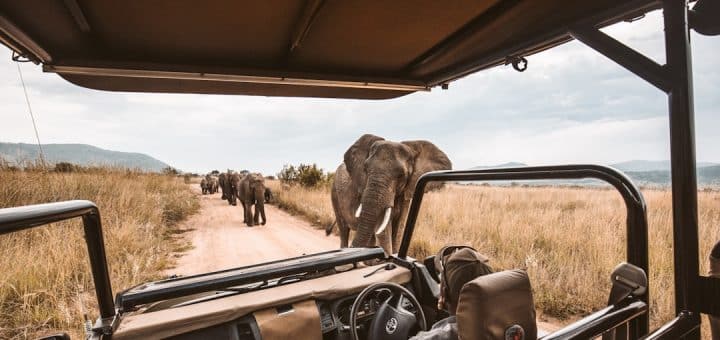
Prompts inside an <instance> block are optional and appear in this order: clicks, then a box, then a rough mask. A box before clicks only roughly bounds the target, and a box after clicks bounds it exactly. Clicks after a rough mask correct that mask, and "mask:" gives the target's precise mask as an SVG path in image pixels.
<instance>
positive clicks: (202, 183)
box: [200, 178, 209, 195]
mask: <svg viewBox="0 0 720 340" xmlns="http://www.w3.org/2000/svg"><path fill="white" fill-rule="evenodd" d="M208 189H209V183H208V180H207V178H203V179H201V180H200V190H201V191H202V194H203V195H206V194H207V193H208V192H209V190H208Z"/></svg>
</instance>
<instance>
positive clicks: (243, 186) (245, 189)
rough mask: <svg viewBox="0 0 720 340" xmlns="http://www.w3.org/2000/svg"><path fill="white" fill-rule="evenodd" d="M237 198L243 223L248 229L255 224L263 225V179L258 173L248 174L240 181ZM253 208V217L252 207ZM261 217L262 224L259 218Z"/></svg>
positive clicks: (264, 219) (265, 219)
mask: <svg viewBox="0 0 720 340" xmlns="http://www.w3.org/2000/svg"><path fill="white" fill-rule="evenodd" d="M237 193H238V197H239V198H240V201H241V202H242V204H243V215H244V216H245V218H244V222H245V224H247V225H248V227H252V226H253V225H256V224H261V225H265V223H267V218H266V217H265V178H264V177H263V176H262V174H259V173H249V174H247V175H245V177H243V178H242V180H241V181H240V186H239V188H238V191H237ZM253 205H254V206H255V214H254V215H253V212H252V207H253ZM261 216H262V222H261V223H258V222H260V219H259V217H261Z"/></svg>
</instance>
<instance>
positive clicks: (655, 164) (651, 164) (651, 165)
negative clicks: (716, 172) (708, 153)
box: [610, 160, 720, 172]
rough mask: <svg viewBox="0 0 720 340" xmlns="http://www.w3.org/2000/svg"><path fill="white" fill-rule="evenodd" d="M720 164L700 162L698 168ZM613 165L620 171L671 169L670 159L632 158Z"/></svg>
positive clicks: (612, 165)
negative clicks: (648, 159) (649, 159)
mask: <svg viewBox="0 0 720 340" xmlns="http://www.w3.org/2000/svg"><path fill="white" fill-rule="evenodd" d="M716 165H720V164H717V163H710V162H698V163H697V167H698V168H704V167H708V166H716ZM610 166H611V167H613V168H615V169H618V170H620V171H626V172H627V171H633V172H638V171H670V161H669V160H664V161H646V160H632V161H627V162H621V163H615V164H610Z"/></svg>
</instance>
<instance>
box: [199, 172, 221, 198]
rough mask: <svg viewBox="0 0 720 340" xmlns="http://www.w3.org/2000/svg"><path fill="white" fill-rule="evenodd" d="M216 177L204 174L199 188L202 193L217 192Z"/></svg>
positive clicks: (217, 183)
mask: <svg viewBox="0 0 720 340" xmlns="http://www.w3.org/2000/svg"><path fill="white" fill-rule="evenodd" d="M218 186H219V182H218V178H217V177H215V176H212V175H206V176H205V177H204V178H203V179H202V180H200V189H201V190H202V194H203V195H209V194H215V193H217V192H218Z"/></svg>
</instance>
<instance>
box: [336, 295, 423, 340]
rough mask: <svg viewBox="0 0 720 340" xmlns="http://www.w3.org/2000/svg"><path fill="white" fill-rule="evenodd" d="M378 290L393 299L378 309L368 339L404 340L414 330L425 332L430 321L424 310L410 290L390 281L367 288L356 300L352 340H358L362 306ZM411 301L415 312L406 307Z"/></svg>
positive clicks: (351, 314) (351, 315)
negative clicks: (383, 291)
mask: <svg viewBox="0 0 720 340" xmlns="http://www.w3.org/2000/svg"><path fill="white" fill-rule="evenodd" d="M379 290H389V291H390V292H391V296H390V297H388V298H387V299H386V300H385V301H383V302H382V304H381V305H380V307H378V309H377V312H376V313H375V316H374V318H373V320H372V322H371V323H370V328H369V329H368V339H378V340H386V339H387V340H400V339H402V340H405V339H407V338H409V337H410V335H411V334H412V333H411V332H412V331H413V330H417V329H420V330H426V329H427V320H426V319H425V314H424V313H423V311H422V307H421V306H420V302H419V301H418V300H417V298H415V296H414V295H413V294H412V292H410V291H409V290H407V288H405V287H403V286H401V285H398V284H396V283H391V282H381V283H376V284H372V285H370V286H368V287H367V288H365V289H364V290H363V291H362V292H361V293H360V294H359V295H358V296H357V298H355V302H354V303H353V305H352V309H351V310H350V320H349V321H350V334H351V335H352V339H354V340H358V339H359V337H358V333H357V317H358V312H359V310H360V306H362V304H363V303H364V300H365V298H366V297H368V296H369V295H371V293H373V292H375V291H379ZM407 302H409V304H410V305H412V307H413V310H414V313H413V312H411V311H409V310H408V309H406V308H405V307H404V306H406V305H407Z"/></svg>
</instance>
